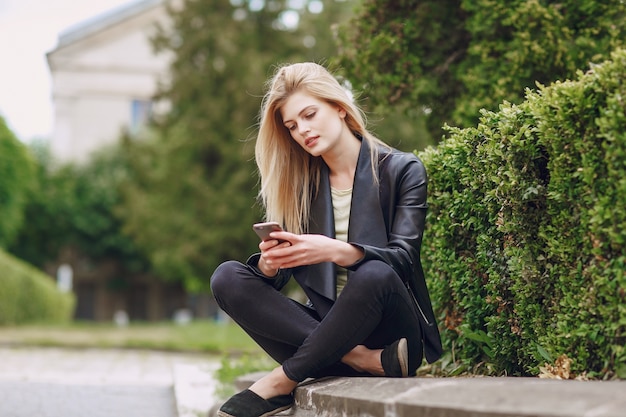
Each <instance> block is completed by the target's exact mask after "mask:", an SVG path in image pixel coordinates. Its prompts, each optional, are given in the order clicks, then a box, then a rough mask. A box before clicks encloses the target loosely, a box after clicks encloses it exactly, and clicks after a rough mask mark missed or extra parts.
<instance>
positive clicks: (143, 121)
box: [130, 99, 152, 133]
mask: <svg viewBox="0 0 626 417" xmlns="http://www.w3.org/2000/svg"><path fill="white" fill-rule="evenodd" d="M130 111H131V116H130V131H131V133H137V132H138V131H139V130H140V129H141V128H142V127H144V126H146V125H147V124H148V122H149V121H150V118H151V117H152V101H150V100H137V99H136V100H133V101H132V102H131V109H130Z"/></svg>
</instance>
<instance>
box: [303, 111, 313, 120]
mask: <svg viewBox="0 0 626 417" xmlns="http://www.w3.org/2000/svg"><path fill="white" fill-rule="evenodd" d="M313 116H315V112H311V113H308V114H307V115H306V116H304V117H305V118H306V119H310V118H312V117H313Z"/></svg>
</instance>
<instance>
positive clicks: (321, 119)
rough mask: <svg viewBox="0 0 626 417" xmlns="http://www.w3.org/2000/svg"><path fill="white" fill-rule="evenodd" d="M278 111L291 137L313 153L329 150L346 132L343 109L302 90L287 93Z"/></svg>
mask: <svg viewBox="0 0 626 417" xmlns="http://www.w3.org/2000/svg"><path fill="white" fill-rule="evenodd" d="M280 115H281V118H282V120H283V124H284V125H285V128H287V130H289V133H290V134H291V137H292V138H293V139H294V140H295V141H296V142H297V143H298V144H299V145H300V146H301V147H302V148H303V149H304V150H305V151H307V152H308V153H310V154H311V155H313V156H321V155H324V154H325V153H327V152H329V151H332V150H333V149H334V148H335V147H336V146H337V145H338V144H339V142H340V139H341V137H342V136H343V135H345V134H346V133H349V129H348V126H347V125H346V123H345V117H346V112H345V110H343V109H342V108H339V107H336V106H333V105H331V104H329V103H327V102H326V101H323V100H320V99H317V98H315V97H313V96H311V95H310V94H308V93H306V92H303V91H297V92H295V93H293V94H292V95H291V96H289V98H288V99H287V101H285V104H284V105H283V107H282V108H281V109H280Z"/></svg>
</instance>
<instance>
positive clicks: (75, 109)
mask: <svg viewBox="0 0 626 417" xmlns="http://www.w3.org/2000/svg"><path fill="white" fill-rule="evenodd" d="M144 3H146V5H147V6H149V7H146V9H145V10H143V11H140V12H139V13H135V14H133V15H132V16H130V17H129V16H126V15H124V13H120V14H119V15H118V16H109V20H112V21H113V22H112V23H111V24H109V25H108V26H107V25H106V24H104V23H106V22H104V23H103V22H102V21H100V22H98V21H96V22H95V23H94V25H95V26H97V25H98V24H99V25H100V26H104V27H103V28H98V30H96V31H94V30H93V28H90V27H89V26H87V27H81V28H79V29H76V30H75V31H72V32H68V33H67V34H66V35H65V36H64V35H62V36H61V37H60V38H59V46H58V47H57V48H56V49H55V50H53V51H51V52H50V53H49V54H48V63H49V66H50V71H51V75H52V86H53V87H52V89H53V90H52V96H53V102H54V119H55V122H54V130H53V135H52V140H51V151H52V154H53V156H54V157H55V158H56V159H57V160H58V161H60V162H77V163H82V162H85V161H87V160H88V158H89V156H90V155H91V154H92V153H93V152H94V151H96V150H98V149H100V148H102V147H103V146H105V145H108V144H112V143H115V142H116V141H117V140H118V139H119V137H120V135H121V133H122V131H123V130H124V129H132V116H133V101H134V100H140V101H150V100H151V99H152V97H153V96H154V94H155V92H156V89H157V82H158V80H159V79H162V78H163V77H164V76H165V74H166V71H167V68H168V63H169V58H168V56H165V55H155V54H154V53H153V51H152V45H151V44H150V36H151V35H152V33H153V31H154V24H155V23H156V22H157V21H160V22H167V21H168V16H167V14H166V10H165V6H164V2H161V1H154V0H151V1H146V2H144ZM154 4H157V6H156V7H155V6H154ZM135 12H136V10H135ZM115 17H117V18H118V20H117V21H115V19H114V18H115Z"/></svg>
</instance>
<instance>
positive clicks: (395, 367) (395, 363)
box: [380, 337, 409, 378]
mask: <svg viewBox="0 0 626 417" xmlns="http://www.w3.org/2000/svg"><path fill="white" fill-rule="evenodd" d="M380 361H381V362H382V364H383V370H384V371H385V376H388V377H393V378H406V377H407V376H409V348H408V346H407V342H406V338H404V337H403V338H402V339H398V340H396V341H395V342H393V343H392V344H390V345H389V346H387V347H386V348H385V349H384V350H383V351H382V353H381V354H380Z"/></svg>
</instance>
